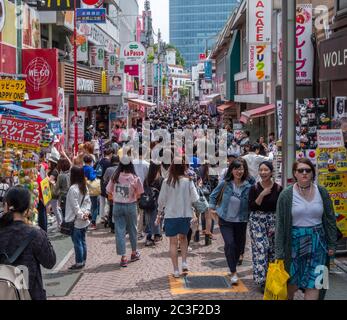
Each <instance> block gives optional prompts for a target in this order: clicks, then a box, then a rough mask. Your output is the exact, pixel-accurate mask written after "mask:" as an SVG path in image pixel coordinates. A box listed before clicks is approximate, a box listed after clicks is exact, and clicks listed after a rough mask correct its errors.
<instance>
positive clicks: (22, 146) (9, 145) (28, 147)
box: [6, 141, 41, 152]
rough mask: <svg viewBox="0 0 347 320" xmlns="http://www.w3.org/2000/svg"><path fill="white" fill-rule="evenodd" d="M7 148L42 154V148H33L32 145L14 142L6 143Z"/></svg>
mask: <svg viewBox="0 0 347 320" xmlns="http://www.w3.org/2000/svg"><path fill="white" fill-rule="evenodd" d="M6 148H18V149H20V150H30V151H35V152H40V150H41V147H39V146H33V145H31V144H26V143H20V142H13V141H8V142H6Z"/></svg>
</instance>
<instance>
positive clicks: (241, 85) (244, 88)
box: [237, 79, 258, 95]
mask: <svg viewBox="0 0 347 320" xmlns="http://www.w3.org/2000/svg"><path fill="white" fill-rule="evenodd" d="M237 94H238V95H248V94H258V82H249V81H247V80H245V79H243V80H240V81H238V82H237Z"/></svg>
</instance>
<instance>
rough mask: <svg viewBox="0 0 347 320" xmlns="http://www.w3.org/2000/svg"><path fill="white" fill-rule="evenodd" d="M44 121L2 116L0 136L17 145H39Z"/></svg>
mask: <svg viewBox="0 0 347 320" xmlns="http://www.w3.org/2000/svg"><path fill="white" fill-rule="evenodd" d="M45 127H46V123H44V122H34V121H29V120H21V119H14V118H11V117H6V116H2V117H1V122H0V135H1V138H2V139H3V140H4V141H6V143H8V142H12V143H13V144H15V145H18V146H36V147H37V146H39V145H40V139H41V136H42V130H43V129H44V128H45Z"/></svg>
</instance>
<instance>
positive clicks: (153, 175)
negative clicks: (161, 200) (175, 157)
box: [139, 162, 163, 247]
mask: <svg viewBox="0 0 347 320" xmlns="http://www.w3.org/2000/svg"><path fill="white" fill-rule="evenodd" d="M160 171H161V165H160V164H155V163H154V162H151V163H150V165H149V170H148V175H147V177H146V179H145V181H144V191H145V192H144V193H143V194H142V195H141V198H140V201H139V207H140V208H141V209H143V211H144V214H145V222H146V230H147V231H148V232H147V237H146V243H145V246H146V247H151V246H154V245H155V243H156V242H158V241H160V240H161V239H162V235H161V232H160V225H155V220H156V218H157V214H158V197H159V193H160V189H161V185H162V183H163V178H162V177H161V174H160ZM153 235H154V239H152V236H153Z"/></svg>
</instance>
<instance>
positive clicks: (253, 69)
mask: <svg viewBox="0 0 347 320" xmlns="http://www.w3.org/2000/svg"><path fill="white" fill-rule="evenodd" d="M271 58H272V52H271V45H270V44H269V45H266V44H262V45H253V44H250V45H249V51H248V81H250V82H252V81H254V82H264V81H271V70H272V59H271Z"/></svg>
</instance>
